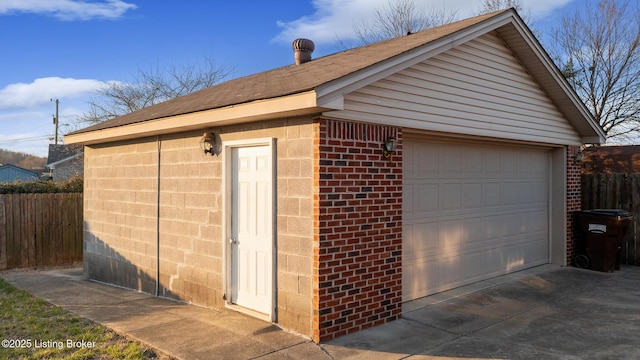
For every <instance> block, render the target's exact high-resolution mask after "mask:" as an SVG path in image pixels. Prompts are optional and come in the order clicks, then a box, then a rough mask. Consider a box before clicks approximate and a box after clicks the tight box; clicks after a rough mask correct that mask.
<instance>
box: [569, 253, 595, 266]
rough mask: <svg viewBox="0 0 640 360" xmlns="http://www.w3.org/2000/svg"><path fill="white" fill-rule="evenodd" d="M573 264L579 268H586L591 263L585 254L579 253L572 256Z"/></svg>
mask: <svg viewBox="0 0 640 360" xmlns="http://www.w3.org/2000/svg"><path fill="white" fill-rule="evenodd" d="M573 265H575V266H576V267H579V268H581V269H587V268H588V267H589V265H591V259H589V257H588V256H587V255H585V254H579V255H576V256H574V258H573Z"/></svg>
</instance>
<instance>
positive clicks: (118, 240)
mask: <svg viewBox="0 0 640 360" xmlns="http://www.w3.org/2000/svg"><path fill="white" fill-rule="evenodd" d="M157 153H158V151H157V143H156V141H155V139H145V140H143V141H137V142H122V143H120V144H118V146H92V147H87V148H86V149H85V157H84V161H85V165H84V168H85V174H84V186H85V190H84V205H83V206H84V267H85V276H87V277H88V278H91V279H96V280H99V281H103V282H107V283H112V284H116V285H119V286H124V287H128V288H132V289H137V290H140V291H144V292H148V293H153V292H154V291H155V278H156V276H155V274H156V260H155V259H156V257H155V252H156V223H157V222H156V213H157V171H158V170H157V169H158V167H157Z"/></svg>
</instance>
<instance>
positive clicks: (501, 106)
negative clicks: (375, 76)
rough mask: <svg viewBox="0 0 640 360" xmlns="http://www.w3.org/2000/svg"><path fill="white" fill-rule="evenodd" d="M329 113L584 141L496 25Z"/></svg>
mask: <svg viewBox="0 0 640 360" xmlns="http://www.w3.org/2000/svg"><path fill="white" fill-rule="evenodd" d="M325 115H327V116H330V117H335V118H340V119H346V120H355V121H366V122H373V123H381V124H394V125H399V126H403V127H406V128H414V129H420V130H427V131H435V132H444V133H456V134H465V135H471V136H488V137H497V138H506V139H510V140H518V141H528V142H529V141H531V142H542V143H547V144H566V145H579V144H580V143H581V139H580V136H579V135H578V133H577V132H576V131H575V130H574V129H573V127H572V126H571V125H570V124H569V122H568V121H567V119H565V118H564V116H563V115H562V113H560V111H559V110H558V109H557V107H556V106H555V105H554V103H553V102H552V101H551V99H550V98H549V97H548V96H547V95H546V94H545V93H544V91H543V90H542V89H541V87H540V86H539V85H538V84H537V83H536V81H535V80H534V78H533V77H532V76H531V74H530V73H529V72H527V70H526V69H525V68H524V66H523V65H522V64H521V63H520V62H519V61H518V59H517V58H516V57H515V56H514V54H513V53H512V51H511V50H510V49H509V48H508V47H507V46H506V45H505V44H504V43H503V41H502V40H501V39H500V38H499V37H498V36H497V35H496V34H495V33H494V32H491V33H488V34H485V35H483V36H481V37H478V38H476V39H474V40H472V41H469V42H467V43H465V44H462V45H460V46H457V47H455V48H453V49H451V50H448V51H446V52H444V53H441V54H439V55H436V56H434V57H432V58H430V59H427V60H425V61H423V62H421V63H418V64H416V65H413V66H411V67H409V68H407V69H405V70H402V71H400V72H398V73H395V74H393V75H391V76H388V77H387V78H384V79H382V80H379V81H376V82H374V83H372V84H370V85H367V86H365V87H363V88H361V89H359V90H356V91H354V92H352V93H349V94H346V95H345V97H344V110H340V111H331V112H328V113H325Z"/></svg>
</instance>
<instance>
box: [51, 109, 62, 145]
mask: <svg viewBox="0 0 640 360" xmlns="http://www.w3.org/2000/svg"><path fill="white" fill-rule="evenodd" d="M51 101H53V99H51ZM58 104H60V100H58V99H56V115H55V116H54V117H53V124H54V125H55V126H56V137H55V143H54V144H56V146H58Z"/></svg>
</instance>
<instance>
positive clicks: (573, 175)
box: [567, 146, 582, 265]
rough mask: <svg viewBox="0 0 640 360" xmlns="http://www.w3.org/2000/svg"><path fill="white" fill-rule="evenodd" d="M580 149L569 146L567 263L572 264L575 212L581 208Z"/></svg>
mask: <svg viewBox="0 0 640 360" xmlns="http://www.w3.org/2000/svg"><path fill="white" fill-rule="evenodd" d="M579 151H580V147H579V146H568V147H567V265H571V263H572V259H573V250H574V249H573V244H574V233H573V212H574V211H578V210H581V207H582V203H581V183H580V174H581V172H580V171H581V170H580V164H579V163H578V162H576V161H575V156H576V155H577V154H578V152H579Z"/></svg>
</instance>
